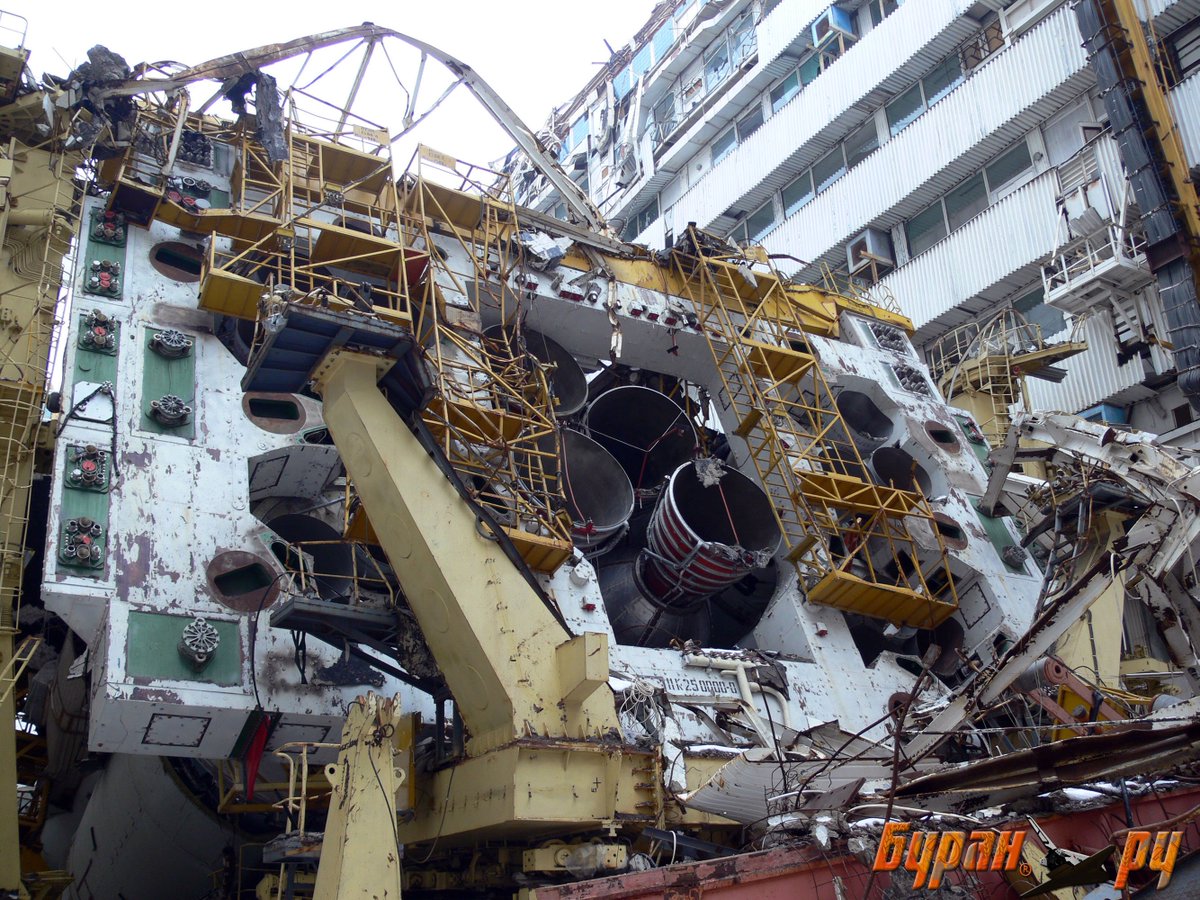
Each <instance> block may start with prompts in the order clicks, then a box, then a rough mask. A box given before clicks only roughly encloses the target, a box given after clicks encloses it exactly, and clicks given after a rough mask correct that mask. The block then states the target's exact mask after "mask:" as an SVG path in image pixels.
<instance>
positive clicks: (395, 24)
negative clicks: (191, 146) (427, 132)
mask: <svg viewBox="0 0 1200 900" xmlns="http://www.w3.org/2000/svg"><path fill="white" fill-rule="evenodd" d="M653 5H654V3H653V0H606V2H604V3H601V4H595V5H591V4H579V3H573V2H570V0H566V2H564V0H515V2H508V3H503V2H494V0H434V2H428V0H426V2H422V3H391V4H386V3H367V2H361V0H338V2H324V3H314V2H310V0H298V2H292V3H266V2H259V0H243V2H241V3H237V4H233V3H228V2H218V3H196V2H193V3H179V2H176V3H165V2H162V0H157V2H150V0H117V2H114V3H112V4H97V3H87V4H86V5H85V4H83V3H79V2H77V0H68V2H66V3H50V2H42V3H40V4H37V5H34V4H31V3H29V2H27V0H23V2H20V3H14V2H13V0H7V2H6V0H0V7H3V8H8V9H11V10H13V11H14V12H17V13H19V14H21V15H24V16H26V17H27V18H28V19H29V35H28V38H27V40H26V45H27V46H28V47H29V48H30V49H31V50H32V58H31V60H30V66H31V68H32V69H33V71H34V72H35V73H36V74H38V75H39V76H40V75H41V74H42V73H43V72H51V73H54V74H65V73H66V72H67V71H69V70H70V69H71V68H72V67H74V66H76V65H78V64H79V63H80V62H83V61H84V60H85V59H86V53H87V50H88V48H89V47H91V46H93V45H94V44H97V43H102V44H105V45H106V46H108V47H109V48H110V49H112V50H114V51H116V52H118V53H120V54H121V55H122V56H124V57H125V58H126V60H127V61H128V62H129V63H130V64H135V63H138V62H142V61H148V60H153V61H158V60H177V61H179V62H182V63H185V64H188V65H194V64H195V63H199V62H203V61H204V60H207V59H210V58H213V57H217V56H223V55H225V54H229V53H233V52H236V51H239V50H247V49H250V48H253V47H257V46H259V45H261V44H267V43H276V42H280V41H285V40H289V39H292V38H296V37H300V36H303V35H306V34H312V33H315V32H319V31H327V30H332V29H335V28H341V27H345V26H348V25H357V24H360V23H362V22H367V21H369V22H374V23H375V24H376V25H381V26H385V27H388V28H392V29H395V30H397V31H401V32H404V33H406V34H409V35H412V36H413V37H416V38H419V39H421V40H423V41H426V42H428V43H430V44H433V45H434V46H436V47H439V48H441V49H443V50H445V51H447V52H449V53H451V54H452V55H454V56H457V57H458V58H459V59H461V60H463V61H464V62H466V63H469V64H470V65H471V66H472V67H474V69H475V70H476V71H477V72H478V73H479V74H480V75H481V76H483V78H484V79H486V80H487V81H488V82H489V83H490V84H491V85H492V87H493V88H495V90H496V91H497V92H498V93H499V94H500V96H501V97H503V98H504V99H505V100H506V101H507V102H508V103H509V104H510V105H511V106H512V107H513V108H514V109H515V110H516V111H517V113H518V114H519V115H520V116H521V117H522V118H524V119H525V121H526V123H527V124H528V125H530V126H531V127H533V128H534V130H536V129H537V128H538V127H539V126H540V125H541V124H542V123H543V122H544V121H545V118H546V116H547V114H548V113H549V111H550V109H551V107H553V106H554V105H556V104H559V103H562V102H564V101H566V100H568V99H570V98H571V97H572V96H573V95H574V94H575V92H576V91H578V90H579V89H580V88H582V87H583V85H584V84H585V83H586V81H587V80H588V79H589V78H590V77H591V76H592V75H593V74H595V72H596V70H597V66H596V65H594V63H596V62H600V61H603V60H606V59H607V58H608V51H607V49H606V48H605V46H604V40H605V39H607V40H608V42H609V43H611V44H612V46H613V47H615V48H619V47H621V46H622V45H623V44H625V43H627V42H628V41H629V40H630V38H631V37H632V35H633V33H634V31H636V30H637V28H638V27H639V26H641V25H642V24H643V22H645V20H646V18H647V17H648V16H649V14H650V12H651V9H652V7H653ZM22 7H25V8H24V9H22ZM397 56H398V54H397ZM330 61H332V59H331V60H330ZM395 63H396V67H397V68H398V69H400V70H401V77H402V79H407V78H408V73H406V72H405V71H404V69H405V68H406V65H405V64H404V63H403V62H402V61H401V60H400V59H398V58H397V59H396V60H395ZM382 65H386V60H385V61H383V62H382V63H378V62H376V61H373V63H372V72H373V75H374V76H375V77H374V79H373V81H374V84H373V86H372V88H371V89H369V92H368V93H367V94H364V95H362V99H363V100H364V101H365V104H364V105H366V106H368V107H369V108H370V110H371V111H372V112H374V113H375V114H376V115H378V116H379V118H380V120H388V119H391V120H392V121H381V124H389V125H394V121H395V119H396V113H395V110H396V109H397V108H402V106H403V102H404V101H403V95H402V94H401V93H400V92H398V91H395V90H394V84H395V82H394V80H391V83H390V85H389V84H386V81H387V79H384V78H383V77H382V72H376V67H377V66H382ZM407 68H408V69H409V72H411V71H414V70H415V67H407ZM350 74H351V75H352V74H353V72H352V70H351V72H350ZM409 83H411V80H410V81H409ZM431 83H432V82H431ZM372 91H373V92H372ZM196 102H198V101H196ZM356 108H358V106H357V105H356ZM450 110H451V115H450V121H446V117H445V116H441V117H435V118H438V119H440V120H439V121H437V122H435V121H434V118H431V120H430V124H431V125H435V126H436V128H435V131H434V133H435V134H436V135H437V138H436V139H437V141H438V142H439V143H440V144H442V145H441V146H438V149H441V150H444V151H446V152H448V153H452V154H454V155H457V156H459V157H460V158H464V159H468V160H470V161H473V162H487V161H489V160H491V159H494V158H495V157H497V156H498V155H500V154H501V153H503V152H504V151H505V150H506V149H507V146H506V139H504V138H503V137H501V136H499V135H498V134H497V133H495V132H494V131H491V130H490V129H488V128H485V127H481V119H482V118H483V117H484V116H485V114H484V113H482V112H480V113H478V116H479V118H477V117H476V113H475V112H474V110H473V109H471V108H467V107H464V106H463V104H462V103H461V102H460V103H457V104H454V105H453V106H452V107H451V108H450ZM426 140H427V141H428V140H429V139H428V138H426ZM447 144H453V145H454V146H448V145H447ZM397 161H398V162H399V163H400V164H401V165H403V164H404V160H403V159H401V158H400V154H399V153H397Z"/></svg>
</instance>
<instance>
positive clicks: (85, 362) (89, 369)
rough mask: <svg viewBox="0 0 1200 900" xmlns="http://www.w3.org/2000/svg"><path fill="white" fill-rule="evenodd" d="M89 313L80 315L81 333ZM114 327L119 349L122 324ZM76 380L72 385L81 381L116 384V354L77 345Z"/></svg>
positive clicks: (116, 324) (116, 323)
mask: <svg viewBox="0 0 1200 900" xmlns="http://www.w3.org/2000/svg"><path fill="white" fill-rule="evenodd" d="M87 316H88V314H87V313H80V314H79V331H80V332H82V331H83V329H84V328H85V327H86V326H85V325H84V322H85V320H86V319H87ZM113 327H114V329H115V330H116V335H117V349H118V350H119V349H120V347H121V329H120V323H119V322H114V323H113ZM74 349H75V378H74V380H73V381H72V384H78V383H79V382H81V381H91V382H97V383H99V382H103V381H111V382H113V383H116V380H117V355H116V353H105V352H103V351H99V350H91V349H88V348H87V347H82V346H80V345H79V343H78V342H76V344H75V348H74Z"/></svg>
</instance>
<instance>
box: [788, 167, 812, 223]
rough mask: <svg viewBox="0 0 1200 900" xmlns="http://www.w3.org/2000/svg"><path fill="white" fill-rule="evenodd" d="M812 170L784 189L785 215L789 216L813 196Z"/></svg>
mask: <svg viewBox="0 0 1200 900" xmlns="http://www.w3.org/2000/svg"><path fill="white" fill-rule="evenodd" d="M813 196H814V194H813V183H812V172H811V171H805V173H804V174H803V175H801V176H800V177H799V178H797V179H796V180H795V181H793V182H792V183H791V184H789V185H788V186H787V187H785V188H784V189H783V215H784V218H787V217H788V216H790V215H791V214H792V213H794V212H796V211H797V210H798V209H800V207H802V206H803V205H804V204H805V203H807V202H808V201H809V200H811V199H812V198H813Z"/></svg>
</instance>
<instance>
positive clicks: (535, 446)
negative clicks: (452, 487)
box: [403, 150, 572, 571]
mask: <svg viewBox="0 0 1200 900" xmlns="http://www.w3.org/2000/svg"><path fill="white" fill-rule="evenodd" d="M427 152H428V151H424V150H423V151H421V152H419V153H418V154H417V155H416V157H415V158H414V161H413V165H412V166H411V167H410V170H409V171H410V176H411V177H410V178H409V179H408V180H407V182H406V188H405V192H404V196H403V206H404V210H405V213H406V214H407V215H408V216H409V217H410V218H411V219H412V220H413V221H415V222H416V223H418V227H419V228H420V229H422V232H423V233H422V236H421V239H420V240H421V241H422V242H423V243H422V244H421V245H422V246H425V247H431V246H433V235H432V234H431V233H430V229H431V226H434V223H439V224H438V225H437V227H439V228H441V229H442V233H443V234H449V236H450V239H451V240H454V241H456V242H457V243H458V244H459V246H460V248H461V249H462V250H463V251H464V253H463V254H461V257H462V258H465V259H467V260H470V265H469V268H466V270H465V271H456V270H455V267H454V265H452V264H451V263H450V262H448V261H447V260H448V259H450V258H458V255H457V254H456V255H453V257H452V255H451V254H440V253H434V254H433V255H432V258H431V261H430V274H429V277H427V278H426V279H425V282H424V285H423V287H424V290H423V291H422V293H421V296H420V300H419V304H418V305H419V312H418V315H417V321H416V331H417V336H418V338H419V340H420V341H421V344H422V345H423V346H424V347H425V348H426V349H427V352H428V355H429V360H430V361H431V362H432V364H433V369H434V371H435V373H436V375H435V378H436V382H437V384H436V387H437V391H436V395H435V398H434V400H433V402H432V403H430V405H429V407H428V408H427V410H426V412H425V421H426V424H428V425H429V427H430V430H431V431H432V432H433V434H434V435H435V436H436V437H437V438H438V440H439V442H440V443H441V448H442V451H443V452H444V453H445V454H446V456H447V458H449V459H450V461H451V463H452V464H453V465H454V467H455V469H456V470H457V471H458V472H459V473H460V474H461V475H463V476H464V481H466V483H467V486H468V487H469V488H470V489H471V490H472V492H473V494H474V496H475V499H476V500H477V501H478V502H479V503H480V504H481V505H483V506H484V507H486V508H488V509H489V510H490V511H491V512H492V514H493V515H494V516H495V517H496V518H497V519H498V520H499V521H500V522H501V523H503V524H504V526H505V529H506V531H507V532H508V535H509V537H510V538H512V540H513V542H514V543H515V544H516V545H517V548H518V550H519V551H520V552H521V554H522V556H523V557H524V558H525V560H526V562H527V563H529V564H530V565H531V566H532V567H533V568H535V569H539V570H541V571H553V570H554V569H556V568H557V567H558V566H559V565H561V564H562V563H563V562H564V561H565V560H566V559H567V558H568V557H569V556H570V554H571V547H572V545H571V535H570V527H571V523H570V518H569V516H568V515H567V513H566V512H565V511H564V510H565V500H564V498H563V495H562V487H561V485H560V483H559V478H558V471H559V467H558V460H559V438H558V430H557V427H556V424H555V418H554V401H553V399H552V397H551V395H550V389H549V385H548V383H547V380H546V371H545V368H544V367H543V366H542V365H540V364H538V363H537V361H536V360H535V359H534V358H533V357H532V356H531V355H529V354H528V353H527V352H525V348H524V340H523V336H522V329H521V317H520V316H519V305H520V304H519V299H520V297H519V295H520V293H521V291H523V290H524V286H523V281H522V278H523V273H524V271H525V261H524V258H523V255H522V253H521V251H520V247H519V245H518V244H517V243H516V241H515V240H514V238H515V237H516V234H517V232H518V231H520V222H519V219H518V213H517V208H516V206H515V205H514V204H513V201H512V194H511V191H510V190H509V189H508V184H507V180H506V179H504V178H503V177H502V176H500V175H499V174H498V173H495V172H491V171H489V170H486V169H480V168H478V167H475V166H470V165H468V164H466V163H460V162H458V161H457V160H452V159H449V158H446V157H441V156H440V155H439V157H438V163H436V164H435V165H437V167H438V169H439V171H440V178H441V180H442V181H445V180H446V179H447V178H448V177H449V178H453V179H456V180H457V181H458V184H456V185H453V186H452V188H453V190H452V191H450V192H447V191H445V190H439V189H438V186H437V185H435V184H434V183H433V182H432V181H431V180H429V179H428V178H427V177H426V174H425V172H424V171H423V168H424V167H425V166H427V165H430V163H429V162H428V161H427V160H426V159H425V155H426V153H427ZM484 185H486V188H484ZM468 188H474V189H476V190H480V191H481V192H485V193H486V195H487V196H488V198H489V201H490V202H483V201H482V200H478V199H477V200H476V201H475V206H476V213H475V215H474V216H469V217H465V218H464V216H463V211H462V210H461V209H457V208H456V209H447V208H446V204H447V203H452V202H456V201H461V199H462V198H463V197H465V196H466V195H465V194H464V193H461V191H463V190H464V189H468ZM464 220H465V221H471V220H473V221H474V225H473V227H470V228H464V227H461V226H458V227H453V228H450V227H445V225H444V223H449V222H463V221H464ZM448 297H452V298H453V301H451V300H449V299H448ZM485 317H486V318H487V319H489V320H496V319H498V320H499V321H500V322H501V323H502V324H501V326H500V327H498V328H496V329H493V330H490V331H489V332H488V333H487V334H485V333H484V332H483V330H482V322H483V320H484V318H485Z"/></svg>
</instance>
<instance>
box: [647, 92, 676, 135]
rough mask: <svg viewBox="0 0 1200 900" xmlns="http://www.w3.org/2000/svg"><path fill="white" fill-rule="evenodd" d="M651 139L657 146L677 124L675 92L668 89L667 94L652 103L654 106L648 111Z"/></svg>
mask: <svg viewBox="0 0 1200 900" xmlns="http://www.w3.org/2000/svg"><path fill="white" fill-rule="evenodd" d="M650 121H651V124H650V127H651V129H652V131H651V140H652V141H653V143H654V146H655V147H657V146H658V145H659V144H661V143H662V142H663V141H665V140H666V139H667V137H668V136H669V135H670V134H671V132H673V131H674V130H675V128H676V126H678V125H679V120H678V119H677V118H676V112H675V92H674V91H670V92H668V93H667V96H665V97H663V98H662V99H661V100H659V101H658V102H657V103H655V104H654V108H653V110H652V111H651V113H650Z"/></svg>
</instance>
